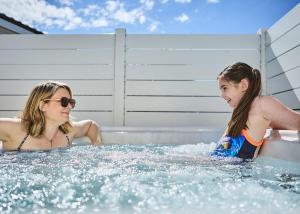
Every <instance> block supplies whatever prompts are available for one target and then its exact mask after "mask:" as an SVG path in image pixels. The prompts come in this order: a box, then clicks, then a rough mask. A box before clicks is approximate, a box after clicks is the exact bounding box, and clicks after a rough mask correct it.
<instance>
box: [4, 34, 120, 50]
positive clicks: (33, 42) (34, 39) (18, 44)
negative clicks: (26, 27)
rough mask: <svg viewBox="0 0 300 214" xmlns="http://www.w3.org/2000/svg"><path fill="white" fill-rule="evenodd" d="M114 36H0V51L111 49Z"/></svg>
mask: <svg viewBox="0 0 300 214" xmlns="http://www.w3.org/2000/svg"><path fill="white" fill-rule="evenodd" d="M114 39H115V36H114V35H3V34H2V35H0V49H100V48H102V49H113V45H114Z"/></svg>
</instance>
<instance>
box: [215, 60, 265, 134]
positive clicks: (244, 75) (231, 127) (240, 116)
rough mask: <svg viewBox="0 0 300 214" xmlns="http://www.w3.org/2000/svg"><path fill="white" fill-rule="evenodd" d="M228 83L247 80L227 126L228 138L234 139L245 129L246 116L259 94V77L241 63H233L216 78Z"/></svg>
mask: <svg viewBox="0 0 300 214" xmlns="http://www.w3.org/2000/svg"><path fill="white" fill-rule="evenodd" d="M218 79H224V80H226V81H228V82H233V83H240V82H241V80H242V79H247V80H248V82H249V86H248V89H247V91H246V92H245V94H244V96H243V97H242V98H241V100H240V102H239V103H238V105H237V107H236V108H235V109H234V110H233V113H232V115H231V119H230V121H229V123H228V126H227V131H226V132H227V133H226V134H228V135H229V136H232V137H236V136H237V135H239V134H240V133H241V131H242V130H243V129H245V128H248V127H247V124H246V123H247V120H248V114H249V111H250V108H251V104H252V102H253V100H254V98H255V97H257V96H258V95H259V94H260V93H261V75H260V72H259V70H257V69H253V68H252V67H251V66H249V65H247V64H246V63H243V62H237V63H234V64H232V65H230V66H228V67H226V68H225V69H224V70H223V71H222V72H221V73H220V74H219V76H218Z"/></svg>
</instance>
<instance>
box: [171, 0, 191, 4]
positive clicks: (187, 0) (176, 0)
mask: <svg viewBox="0 0 300 214" xmlns="http://www.w3.org/2000/svg"><path fill="white" fill-rule="evenodd" d="M175 2H177V3H181V4H186V3H191V2H192V0H175Z"/></svg>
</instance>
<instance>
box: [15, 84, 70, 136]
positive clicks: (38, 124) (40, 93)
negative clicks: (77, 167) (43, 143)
mask: <svg viewBox="0 0 300 214" xmlns="http://www.w3.org/2000/svg"><path fill="white" fill-rule="evenodd" d="M60 88H64V89H66V90H67V91H68V92H69V94H70V96H71V97H72V91H71V89H70V87H69V86H68V85H66V84H64V83H60V82H54V81H47V82H43V83H40V84H38V85H37V86H36V87H35V88H33V90H32V91H31V93H30V95H29V98H28V100H27V102H26V105H25V108H24V110H23V112H22V114H21V123H22V125H23V127H24V128H25V130H26V132H27V134H29V135H31V136H33V137H39V136H41V135H42V134H43V132H44V130H45V125H46V118H45V115H44V113H43V112H42V111H41V110H40V107H39V106H40V102H41V101H43V100H45V99H51V97H52V96H53V95H54V94H55V92H56V91H57V90H58V89H60ZM71 128H72V125H71V123H70V122H69V121H67V122H66V123H64V124H62V125H60V126H59V129H60V130H61V131H62V132H63V133H65V134H67V133H69V132H70V130H71Z"/></svg>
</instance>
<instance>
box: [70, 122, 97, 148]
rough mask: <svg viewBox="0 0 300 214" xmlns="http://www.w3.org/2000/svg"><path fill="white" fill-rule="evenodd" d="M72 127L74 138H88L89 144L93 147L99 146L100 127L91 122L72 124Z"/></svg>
mask: <svg viewBox="0 0 300 214" xmlns="http://www.w3.org/2000/svg"><path fill="white" fill-rule="evenodd" d="M73 127H74V129H75V130H74V131H75V133H74V138H78V137H84V136H86V137H88V138H89V139H90V140H91V143H92V144H93V145H95V146H101V145H103V144H102V141H101V133H100V126H99V125H98V124H97V123H96V122H95V121H93V120H82V121H78V122H73Z"/></svg>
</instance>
